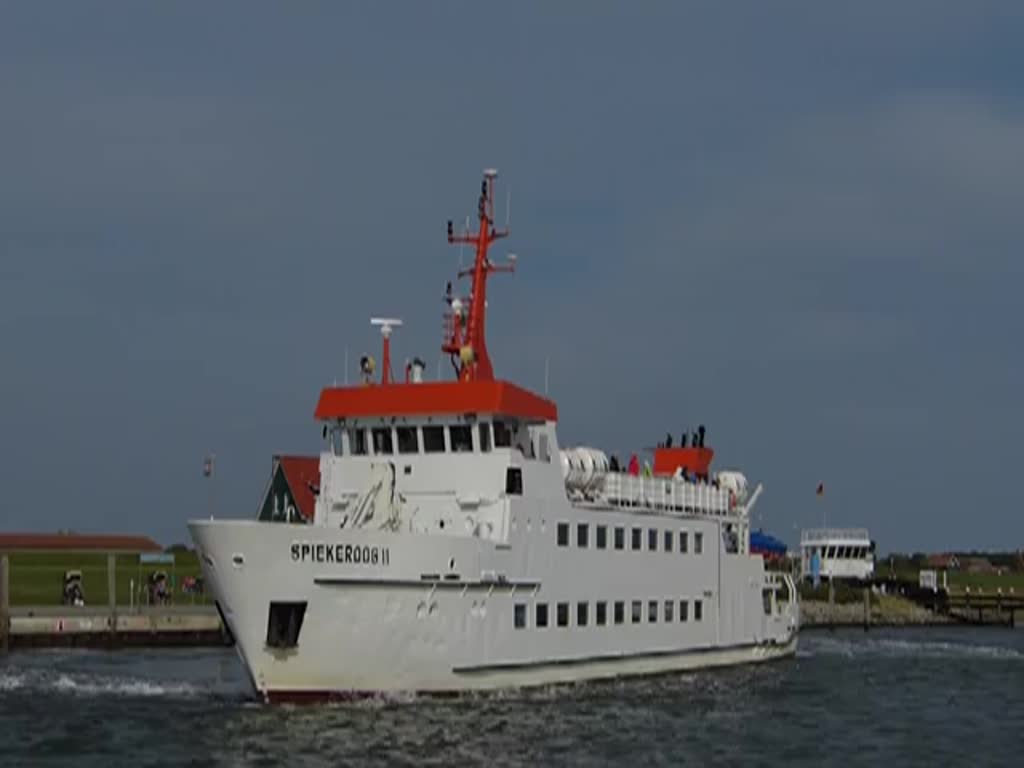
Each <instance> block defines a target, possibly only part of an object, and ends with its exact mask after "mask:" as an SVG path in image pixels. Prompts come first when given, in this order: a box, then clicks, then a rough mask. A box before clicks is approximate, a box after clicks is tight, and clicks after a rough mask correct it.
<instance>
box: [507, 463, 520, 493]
mask: <svg viewBox="0 0 1024 768" xmlns="http://www.w3.org/2000/svg"><path fill="white" fill-rule="evenodd" d="M505 493H507V494H509V495H510V496H522V495H523V470H521V469H520V468H519V467H509V468H508V469H506V470H505Z"/></svg>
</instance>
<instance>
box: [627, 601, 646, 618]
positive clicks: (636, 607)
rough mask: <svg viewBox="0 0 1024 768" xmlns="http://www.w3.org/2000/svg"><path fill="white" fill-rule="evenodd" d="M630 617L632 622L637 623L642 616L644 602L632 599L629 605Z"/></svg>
mask: <svg viewBox="0 0 1024 768" xmlns="http://www.w3.org/2000/svg"><path fill="white" fill-rule="evenodd" d="M630 614H632V615H631V616H630V619H631V620H632V622H633V623H634V624H639V623H640V621H641V620H642V619H643V617H644V604H643V603H641V602H640V601H639V600H634V601H633V603H632V605H630Z"/></svg>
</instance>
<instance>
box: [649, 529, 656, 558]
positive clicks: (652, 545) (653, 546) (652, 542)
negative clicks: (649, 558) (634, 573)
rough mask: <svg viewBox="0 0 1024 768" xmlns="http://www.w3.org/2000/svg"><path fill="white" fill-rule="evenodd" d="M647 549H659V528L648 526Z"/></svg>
mask: <svg viewBox="0 0 1024 768" xmlns="http://www.w3.org/2000/svg"><path fill="white" fill-rule="evenodd" d="M647 549H649V550H650V551H651V552H657V551H658V529H657V528H648V529H647Z"/></svg>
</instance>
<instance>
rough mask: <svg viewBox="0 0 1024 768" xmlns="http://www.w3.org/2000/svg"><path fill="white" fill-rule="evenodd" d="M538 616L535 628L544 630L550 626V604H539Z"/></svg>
mask: <svg viewBox="0 0 1024 768" xmlns="http://www.w3.org/2000/svg"><path fill="white" fill-rule="evenodd" d="M536 614H537V616H536V621H535V622H534V626H536V627H537V628H538V629H543V628H544V627H546V626H547V625H548V604H547V603H537V611H536Z"/></svg>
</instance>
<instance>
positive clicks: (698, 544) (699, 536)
mask: <svg viewBox="0 0 1024 768" xmlns="http://www.w3.org/2000/svg"><path fill="white" fill-rule="evenodd" d="M703 551H704V534H703V533H701V532H700V531H698V532H697V533H695V534H693V554H695V555H699V554H701V553H702V552H703Z"/></svg>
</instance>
